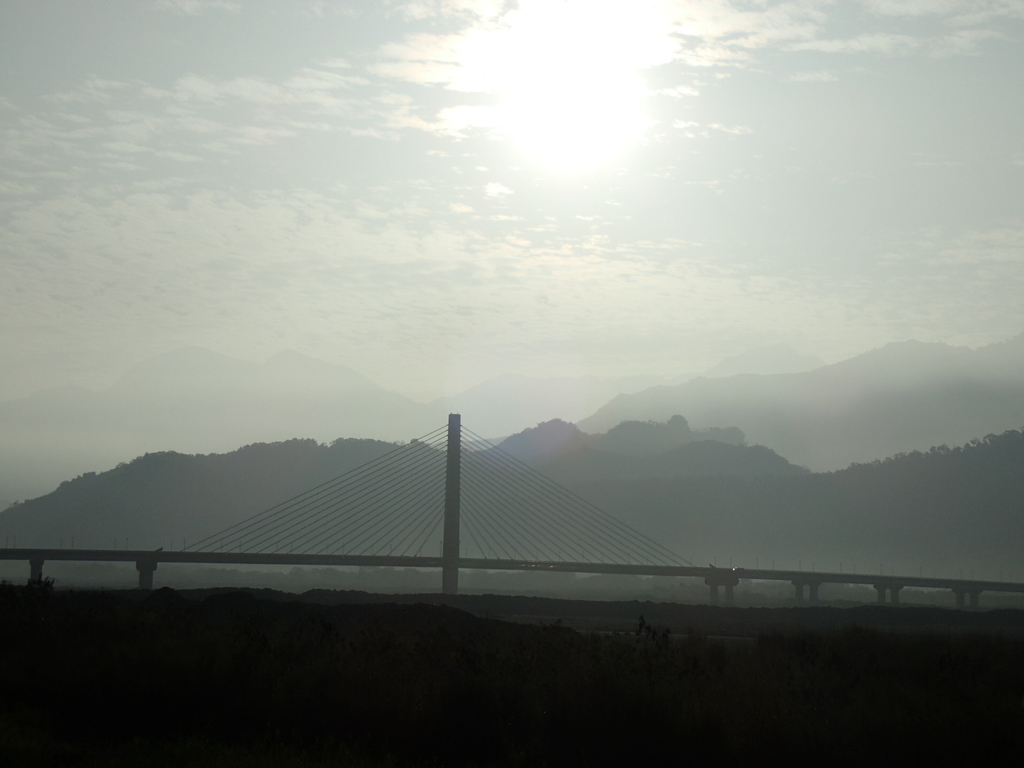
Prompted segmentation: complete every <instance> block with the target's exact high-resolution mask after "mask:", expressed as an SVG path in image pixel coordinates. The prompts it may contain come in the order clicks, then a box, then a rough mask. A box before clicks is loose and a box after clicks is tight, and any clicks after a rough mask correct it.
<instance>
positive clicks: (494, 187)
mask: <svg viewBox="0 0 1024 768" xmlns="http://www.w3.org/2000/svg"><path fill="white" fill-rule="evenodd" d="M484 194H485V195H486V196H487V197H503V196H505V195H511V194H512V190H511V189H509V188H508V187H506V186H505V185H504V184H499V183H498V182H496V181H492V182H490V183H489V184H487V186H485V187H484Z"/></svg>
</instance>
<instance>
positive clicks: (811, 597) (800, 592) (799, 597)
mask: <svg viewBox="0 0 1024 768" xmlns="http://www.w3.org/2000/svg"><path fill="white" fill-rule="evenodd" d="M820 586H821V582H820V581H811V580H810V579H799V580H794V581H793V588H794V589H795V590H796V592H795V593H794V594H795V596H796V601H797V602H798V603H803V601H804V587H807V600H808V601H809V602H811V603H817V602H818V587H820Z"/></svg>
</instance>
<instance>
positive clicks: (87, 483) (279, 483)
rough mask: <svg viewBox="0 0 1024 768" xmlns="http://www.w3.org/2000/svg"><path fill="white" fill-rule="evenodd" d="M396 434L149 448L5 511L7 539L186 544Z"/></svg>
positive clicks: (2, 530)
mask: <svg viewBox="0 0 1024 768" xmlns="http://www.w3.org/2000/svg"><path fill="white" fill-rule="evenodd" d="M394 448H395V444H394V443H387V442H383V441H379V440H337V441H335V442H334V443H331V444H330V445H323V444H321V443H318V442H316V441H315V440H288V441H285V442H280V443H257V444H254V445H248V446H246V447H244V448H240V449H238V450H237V451H232V452H231V453H225V454H208V455H186V454H181V453H172V452H164V453H147V454H146V455H145V456H140V457H139V458H137V459H135V460H134V461H131V462H129V463H127V464H121V465H119V466H118V467H117V468H116V469H112V470H110V471H109V472H102V473H99V474H96V473H92V472H89V473H86V474H84V475H81V476H79V477H77V478H76V479H74V480H70V481H66V482H64V483H61V485H60V487H58V488H57V489H56V490H55V491H53V492H52V493H48V494H47V495H45V496H41V497H39V498H37V499H32V500H30V501H25V502H22V503H20V504H15V505H13V506H11V507H9V508H8V509H7V510H6V511H4V512H2V513H0V540H7V539H8V538H9V537H13V536H17V543H18V546H21V547H27V546H58V545H59V544H60V543H63V545H64V546H66V547H69V546H71V540H72V537H73V538H74V545H75V547H79V548H81V547H98V548H103V549H109V548H111V547H113V546H114V545H115V541H116V544H117V547H118V548H124V547H125V544H126V542H125V539H126V537H127V545H128V546H129V547H131V548H133V549H134V548H138V549H150V548H153V549H155V548H157V547H161V546H163V547H168V548H171V547H173V548H174V549H180V548H181V546H182V538H185V539H186V540H187V542H188V543H191V542H194V541H196V540H198V539H200V538H203V537H204V536H207V535H209V534H212V533H215V532H216V531H219V530H221V529H223V528H225V527H227V526H228V525H231V524H232V523H234V522H237V521H238V520H241V519H244V518H245V517H247V516H249V515H252V514H256V513H257V512H260V511H262V510H264V509H267V508H268V507H271V506H273V505H274V504H277V503H279V502H281V501H284V500H286V499H289V498H291V497H292V496H294V495H296V494H297V493H300V492H302V491H305V490H308V489H310V488H312V487H314V486H316V485H319V484H320V483H323V482H325V481H327V480H329V479H331V478H333V477H337V476H338V475H340V474H342V473H344V472H347V471H348V470H350V469H353V468H355V467H357V466H359V465H361V464H365V463H366V462H368V461H371V460H373V459H375V458H377V457H379V456H382V455H383V454H385V453H387V452H388V451H391V450H394Z"/></svg>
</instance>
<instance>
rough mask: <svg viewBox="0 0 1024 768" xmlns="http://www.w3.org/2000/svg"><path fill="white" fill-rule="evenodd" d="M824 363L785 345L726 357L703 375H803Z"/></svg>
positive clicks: (776, 345)
mask: <svg viewBox="0 0 1024 768" xmlns="http://www.w3.org/2000/svg"><path fill="white" fill-rule="evenodd" d="M823 365H825V361H824V360H822V359H821V358H818V357H815V356H813V355H801V354H800V353H798V352H797V351H796V350H794V349H793V348H792V347H789V346H787V345H785V344H774V345H771V346H766V347H756V348H754V349H750V350H747V351H746V352H743V353H742V354H739V355H733V356H732V357H726V358H725V359H723V360H722V361H721V362H720V363H718V365H716V366H714V367H713V368H711V369H710V370H709V371H707V372H705V373H704V376H705V377H707V378H721V377H724V376H737V375H739V374H745V373H746V374H761V375H773V374H779V373H803V372H805V371H811V370H814V369H815V368H820V367H821V366H823Z"/></svg>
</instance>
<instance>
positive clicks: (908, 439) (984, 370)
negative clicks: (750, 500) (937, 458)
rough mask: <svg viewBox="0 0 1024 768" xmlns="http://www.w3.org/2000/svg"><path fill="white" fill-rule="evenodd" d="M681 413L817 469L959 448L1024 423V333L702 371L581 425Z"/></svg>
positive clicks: (626, 399) (600, 427)
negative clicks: (776, 369)
mask: <svg viewBox="0 0 1024 768" xmlns="http://www.w3.org/2000/svg"><path fill="white" fill-rule="evenodd" d="M674 414H683V415H684V416H685V417H686V418H687V419H688V420H689V423H690V424H691V425H693V426H694V427H696V428H704V427H711V426H715V425H720V424H730V425H735V426H737V427H738V428H739V429H741V430H743V432H744V434H745V435H746V436H747V439H748V440H749V441H750V442H753V443H759V444H762V445H766V446H768V447H770V448H772V449H773V450H775V451H777V452H778V453H779V454H781V455H783V456H785V457H786V458H787V459H789V460H790V461H792V462H794V463H796V464H800V465H803V466H806V467H809V468H811V469H813V470H815V471H826V470H833V469H840V468H842V467H846V466H849V465H850V464H851V463H854V462H867V461H872V460H874V459H879V458H882V457H885V456H891V455H894V454H897V453H904V452H908V451H913V450H928V449H929V448H930V447H932V446H937V445H944V444H945V445H958V444H962V443H965V442H967V441H968V440H971V439H973V438H976V437H978V436H980V435H987V434H992V433H1001V432H1003V431H1005V430H1007V429H1015V428H1017V427H1020V426H1021V425H1024V334H1021V335H1019V336H1017V337H1015V338H1014V339H1011V340H1010V341H1007V342H1003V343H999V344H992V345H990V346H987V347H982V348H980V349H978V350H971V349H967V348H963V347H951V346H947V345H945V344H925V343H921V342H916V341H908V342H901V343H893V344H888V345H886V346H885V347H882V348H881V349H876V350H872V351H871V352H867V353H865V354H863V355H858V356H857V357H853V358H850V359H849V360H844V361H842V362H839V363H835V364H833V365H826V366H822V367H819V368H816V369H814V370H810V371H805V372H801V373H789V374H774V375H756V374H743V375H734V376H729V377H725V378H708V377H698V378H695V379H692V380H690V381H687V382H684V383H681V384H677V385H672V386H664V385H663V386H656V387H652V388H649V389H646V390H643V391H642V392H637V393H635V394H623V395H619V396H618V397H615V398H614V399H612V400H611V401H610V402H608V403H607V404H606V405H604V406H602V407H601V408H599V409H598V410H597V411H596V412H595V413H594V414H593V415H592V416H589V417H588V418H586V419H583V420H581V421H579V422H578V426H579V428H580V429H582V430H583V431H584V432H594V433H598V432H603V431H605V430H607V429H610V428H611V427H612V426H614V425H616V424H619V423H620V422H622V421H648V420H654V421H663V420H665V419H667V418H669V417H671V416H672V415H674Z"/></svg>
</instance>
